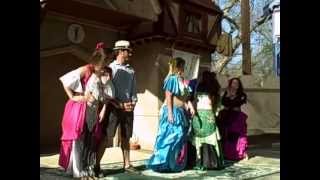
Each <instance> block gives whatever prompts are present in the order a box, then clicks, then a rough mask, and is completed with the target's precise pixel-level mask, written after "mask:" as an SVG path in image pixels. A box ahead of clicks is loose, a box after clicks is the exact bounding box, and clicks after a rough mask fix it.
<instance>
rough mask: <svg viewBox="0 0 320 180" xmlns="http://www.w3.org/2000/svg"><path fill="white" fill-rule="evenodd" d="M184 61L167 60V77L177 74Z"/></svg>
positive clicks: (177, 59) (180, 59)
mask: <svg viewBox="0 0 320 180" xmlns="http://www.w3.org/2000/svg"><path fill="white" fill-rule="evenodd" d="M185 63H186V61H185V60H184V59H182V58H181V57H176V58H172V59H170V60H169V63H168V64H169V73H168V76H170V75H172V74H178V72H179V68H183V67H184V65H185Z"/></svg>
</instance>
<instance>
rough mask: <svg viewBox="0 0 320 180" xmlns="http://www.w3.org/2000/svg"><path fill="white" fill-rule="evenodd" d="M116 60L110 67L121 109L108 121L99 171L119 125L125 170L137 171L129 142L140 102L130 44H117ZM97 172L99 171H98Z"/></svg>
mask: <svg viewBox="0 0 320 180" xmlns="http://www.w3.org/2000/svg"><path fill="white" fill-rule="evenodd" d="M113 50H114V53H115V56H116V59H115V60H114V61H113V62H112V63H111V64H110V65H109V67H110V68H111V69H112V77H113V80H112V81H113V84H114V87H115V98H116V99H117V100H118V101H119V104H120V105H119V106H120V108H112V110H111V113H110V115H109V116H106V118H107V119H105V121H107V123H106V125H105V126H106V127H105V128H104V131H105V136H106V138H104V139H105V140H103V142H102V143H101V145H100V147H99V152H98V157H100V158H97V167H98V168H97V169H98V171H99V170H100V168H99V165H100V160H101V157H102V155H103V153H104V150H105V148H106V146H107V143H106V142H111V141H112V139H113V137H114V135H115V132H116V129H117V127H118V125H119V124H120V131H121V149H122V153H123V160H124V169H125V170H126V171H135V169H134V168H133V167H132V165H131V164H130V145H129V140H130V138H131V136H132V130H133V110H134V107H135V105H136V103H137V101H138V99H137V91H136V77H135V72H134V70H133V68H132V67H131V66H130V65H129V64H128V61H129V57H130V56H131V55H132V49H131V48H130V42H129V41H125V40H120V41H117V42H116V43H115V47H114V48H113ZM96 171H97V170H96Z"/></svg>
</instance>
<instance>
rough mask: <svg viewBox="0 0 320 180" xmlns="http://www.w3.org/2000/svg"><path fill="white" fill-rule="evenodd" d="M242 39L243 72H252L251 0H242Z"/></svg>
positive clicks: (247, 73)
mask: <svg viewBox="0 0 320 180" xmlns="http://www.w3.org/2000/svg"><path fill="white" fill-rule="evenodd" d="M241 40H242V72H243V74H244V75H250V74H251V48H250V5H249V0H241Z"/></svg>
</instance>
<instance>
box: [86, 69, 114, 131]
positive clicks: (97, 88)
mask: <svg viewBox="0 0 320 180" xmlns="http://www.w3.org/2000/svg"><path fill="white" fill-rule="evenodd" d="M88 92H90V93H91V94H92V96H93V97H94V99H95V101H94V102H87V108H86V122H87V126H88V129H89V130H90V131H92V129H93V127H94V124H95V122H96V120H97V119H98V104H99V101H100V102H103V101H105V100H106V98H108V97H109V98H110V97H111V98H114V87H113V84H112V81H111V80H109V81H108V82H107V83H106V84H103V83H102V82H101V80H100V78H98V77H97V76H96V75H95V74H92V75H91V76H90V78H89V80H88V82H87V85H86V90H85V94H86V93H88Z"/></svg>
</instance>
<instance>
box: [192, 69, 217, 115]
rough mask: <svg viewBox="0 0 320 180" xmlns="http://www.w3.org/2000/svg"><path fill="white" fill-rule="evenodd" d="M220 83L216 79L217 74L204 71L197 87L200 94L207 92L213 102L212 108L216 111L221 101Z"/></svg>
mask: <svg viewBox="0 0 320 180" xmlns="http://www.w3.org/2000/svg"><path fill="white" fill-rule="evenodd" d="M220 89H221V86H220V83H219V82H218V80H217V78H216V73H214V72H210V71H204V72H203V73H202V79H201V82H200V83H199V85H198V87H197V91H198V92H207V93H208V94H209V96H210V99H211V101H212V102H213V104H212V107H213V109H215V108H216V107H217V105H218V103H219V101H220Z"/></svg>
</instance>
